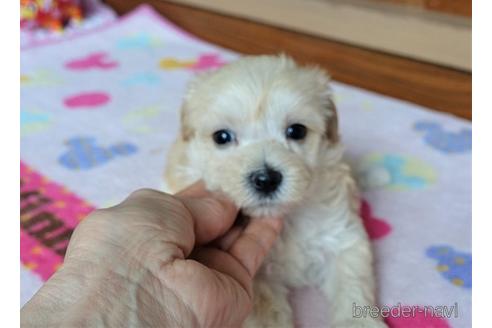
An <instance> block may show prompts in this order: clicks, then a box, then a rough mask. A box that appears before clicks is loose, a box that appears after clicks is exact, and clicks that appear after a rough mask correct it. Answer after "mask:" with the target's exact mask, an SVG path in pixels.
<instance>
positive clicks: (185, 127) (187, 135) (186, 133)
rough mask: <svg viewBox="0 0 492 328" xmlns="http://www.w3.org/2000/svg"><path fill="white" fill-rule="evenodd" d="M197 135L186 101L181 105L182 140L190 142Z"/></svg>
mask: <svg viewBox="0 0 492 328" xmlns="http://www.w3.org/2000/svg"><path fill="white" fill-rule="evenodd" d="M194 135H195V129H194V128H193V127H192V126H191V124H190V113H189V108H188V107H187V105H186V102H185V103H184V104H183V106H182V107H181V140H183V141H184V142H188V141H190V140H191V138H193V136H194Z"/></svg>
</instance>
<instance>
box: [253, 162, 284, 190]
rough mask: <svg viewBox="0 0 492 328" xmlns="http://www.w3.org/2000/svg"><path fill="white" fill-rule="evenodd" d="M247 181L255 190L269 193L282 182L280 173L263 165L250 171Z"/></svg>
mask: <svg viewBox="0 0 492 328" xmlns="http://www.w3.org/2000/svg"><path fill="white" fill-rule="evenodd" d="M249 182H250V183H251V185H252V186H253V188H254V189H255V190H256V191H257V192H259V193H262V194H264V195H269V194H271V193H273V192H275V191H276V190H277V189H278V186H280V184H281V183H282V173H280V172H278V171H276V170H274V169H272V168H271V167H269V166H265V168H263V169H261V170H258V171H255V172H253V173H251V174H250V176H249Z"/></svg>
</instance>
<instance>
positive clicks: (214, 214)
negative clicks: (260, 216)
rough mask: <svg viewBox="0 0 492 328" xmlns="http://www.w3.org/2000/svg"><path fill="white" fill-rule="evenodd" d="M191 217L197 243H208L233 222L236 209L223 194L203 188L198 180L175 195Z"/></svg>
mask: <svg viewBox="0 0 492 328" xmlns="http://www.w3.org/2000/svg"><path fill="white" fill-rule="evenodd" d="M175 197H176V198H177V199H179V200H180V201H181V202H182V204H183V205H184V206H185V207H186V208H187V210H188V211H189V212H190V214H191V216H192V218H193V224H194V227H193V228H194V232H195V240H196V243H197V244H199V245H200V244H205V243H208V242H210V241H212V240H214V239H215V238H217V237H219V236H221V235H223V234H224V233H225V232H226V231H227V230H229V228H230V227H231V226H232V224H233V223H234V220H235V219H236V216H237V213H238V209H237V207H236V206H235V205H234V203H233V202H232V201H231V200H229V199H228V198H226V197H224V196H223V195H220V194H217V193H212V192H210V191H207V190H206V189H205V185H204V184H203V182H198V183H195V184H193V185H192V186H190V187H188V188H186V189H185V190H183V191H181V192H179V193H178V194H176V195H175Z"/></svg>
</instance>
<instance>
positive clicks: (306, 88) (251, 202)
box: [165, 56, 385, 327]
mask: <svg viewBox="0 0 492 328" xmlns="http://www.w3.org/2000/svg"><path fill="white" fill-rule="evenodd" d="M181 124H182V126H181V134H180V135H179V137H178V139H177V141H176V143H175V144H174V146H173V147H172V149H171V151H170V154H169V160H168V166H167V170H166V174H165V175H166V180H167V185H168V186H169V187H170V188H171V190H173V191H177V190H179V189H182V188H184V187H185V186H187V185H189V184H190V183H192V182H194V181H196V180H198V179H203V180H204V181H205V183H206V184H207V186H208V188H209V189H211V190H220V191H222V192H224V193H226V194H227V195H228V196H229V197H230V198H232V199H233V200H234V201H235V202H236V204H237V206H239V207H240V208H241V209H242V211H243V213H245V214H246V215H249V216H251V217H252V218H255V217H256V218H258V217H261V216H265V215H282V216H283V217H284V218H285V224H284V229H283V231H282V235H281V237H280V238H279V240H278V241H277V243H276V245H275V246H274V248H273V250H272V251H271V253H270V254H269V256H268V258H267V260H266V261H265V263H264V264H263V266H262V268H261V269H260V271H259V273H258V275H257V277H256V278H255V283H254V292H255V296H254V298H255V299H254V302H255V304H254V309H253V313H252V314H251V315H250V317H248V319H247V320H246V323H245V326H248V327H291V326H293V318H292V310H291V308H290V305H289V302H288V298H287V296H288V287H300V286H305V285H317V286H319V288H320V289H321V290H322V291H323V292H324V294H325V295H326V297H327V299H328V301H329V302H330V305H331V306H330V309H331V312H330V318H331V321H332V326H333V327H385V325H384V324H383V323H382V321H380V320H377V319H371V318H370V317H369V318H362V319H361V318H354V317H353V305H354V304H355V305H357V306H366V305H374V304H375V287H374V275H373V268H372V253H371V247H370V244H369V241H368V238H367V235H366V232H365V230H364V228H363V225H362V222H361V219H360V218H359V215H358V207H359V201H358V198H357V190H356V186H355V184H354V181H353V179H352V177H351V176H350V170H349V168H348V166H347V165H346V164H344V163H343V162H342V152H343V150H342V146H341V144H340V142H339V138H338V131H337V114H336V111H335V106H334V103H333V96H332V93H331V90H330V86H329V77H328V76H327V75H326V74H325V73H324V72H322V71H321V70H319V69H315V68H300V67H298V66H297V65H296V64H295V63H294V62H293V61H292V60H291V59H290V58H287V57H285V56H259V57H245V58H242V59H240V60H238V61H236V62H234V63H232V64H229V65H227V66H225V67H223V68H221V69H219V70H217V71H215V72H210V73H205V74H204V75H201V76H199V77H197V78H196V79H195V80H194V81H193V82H192V83H191V84H190V87H189V90H188V92H187V94H186V97H185V101H184V104H183V108H182V112H181Z"/></svg>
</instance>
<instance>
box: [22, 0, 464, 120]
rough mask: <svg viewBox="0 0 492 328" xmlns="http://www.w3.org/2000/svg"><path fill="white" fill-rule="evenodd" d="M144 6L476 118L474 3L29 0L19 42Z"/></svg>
mask: <svg viewBox="0 0 492 328" xmlns="http://www.w3.org/2000/svg"><path fill="white" fill-rule="evenodd" d="M142 3H148V4H150V5H152V6H153V7H154V8H155V9H156V10H157V11H159V13H161V14H163V15H164V16H165V17H167V18H168V19H170V20H171V21H172V22H174V23H176V24H177V25H178V26H180V27H182V28H184V29H185V30H187V31H189V32H191V33H192V34H194V35H196V36H198V37H200V38H202V39H204V40H206V41H210V42H213V43H215V44H218V45H221V46H224V47H226V48H229V49H232V50H235V51H238V52H241V53H245V54H261V53H278V52H285V53H288V54H290V55H291V56H293V57H294V58H296V59H297V60H299V61H301V62H310V63H313V62H314V63H317V64H319V65H321V66H323V67H324V68H326V69H327V70H328V71H329V72H330V73H331V74H332V75H333V77H334V79H336V80H338V81H341V82H346V83H349V84H352V85H356V86H359V87H362V88H365V89H368V90H372V91H376V92H379V93H382V94H385V95H389V96H393V97H396V98H400V99H403V100H408V101H411V102H414V103H416V104H419V105H423V106H426V107H430V108H432V109H435V110H439V111H444V112H449V113H453V114H455V115H458V116H460V117H464V118H467V119H471V16H472V10H471V6H472V4H471V0H249V1H227V0H173V1H163V0H150V1H142V0H105V1H104V4H103V3H102V2H101V1H99V0H21V9H22V10H21V16H22V17H21V18H22V19H21V27H22V31H23V33H22V40H21V41H22V43H23V44H26V43H29V42H33V40H36V39H40V38H43V37H47V34H48V33H51V34H53V32H47V31H55V32H54V33H55V34H56V33H57V32H56V31H58V34H60V35H67V34H69V33H70V31H71V30H75V29H76V28H75V26H77V28H78V29H81V28H86V29H90V28H91V27H94V26H97V25H98V24H102V23H104V22H105V21H107V20H111V19H114V17H115V16H116V15H122V14H125V13H127V12H129V11H131V10H132V9H134V8H135V7H137V6H138V5H139V4H142ZM53 8H57V9H53ZM60 8H61V9H60ZM57 11H58V12H57ZM60 12H61V13H60ZM62 30H63V31H64V33H59V32H60V31H62Z"/></svg>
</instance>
